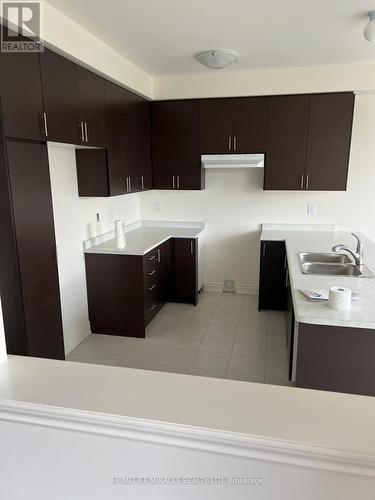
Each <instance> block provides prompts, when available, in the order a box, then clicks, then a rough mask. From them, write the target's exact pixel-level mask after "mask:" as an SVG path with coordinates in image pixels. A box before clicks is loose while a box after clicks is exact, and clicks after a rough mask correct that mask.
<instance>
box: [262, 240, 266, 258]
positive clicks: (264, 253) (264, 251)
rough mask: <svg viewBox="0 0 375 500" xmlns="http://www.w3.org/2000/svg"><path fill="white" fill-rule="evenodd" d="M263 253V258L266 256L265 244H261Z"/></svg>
mask: <svg viewBox="0 0 375 500" xmlns="http://www.w3.org/2000/svg"><path fill="white" fill-rule="evenodd" d="M262 249H263V252H262V256H263V257H265V256H266V244H265V243H263V248H262Z"/></svg>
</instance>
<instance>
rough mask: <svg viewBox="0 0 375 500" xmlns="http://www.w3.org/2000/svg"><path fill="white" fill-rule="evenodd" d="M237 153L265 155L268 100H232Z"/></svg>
mask: <svg viewBox="0 0 375 500" xmlns="http://www.w3.org/2000/svg"><path fill="white" fill-rule="evenodd" d="M232 106H233V130H232V141H233V151H234V152H235V153H244V154H245V153H264V152H265V151H266V147H267V146H266V144H267V123H268V98H267V97H240V98H236V99H232Z"/></svg>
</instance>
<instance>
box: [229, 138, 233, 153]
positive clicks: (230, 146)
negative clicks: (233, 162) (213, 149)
mask: <svg viewBox="0 0 375 500" xmlns="http://www.w3.org/2000/svg"><path fill="white" fill-rule="evenodd" d="M228 150H229V151H231V150H232V137H228Z"/></svg>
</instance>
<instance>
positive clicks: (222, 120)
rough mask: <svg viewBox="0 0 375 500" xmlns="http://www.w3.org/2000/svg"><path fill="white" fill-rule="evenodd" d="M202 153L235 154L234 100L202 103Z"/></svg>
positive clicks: (216, 100) (209, 100) (211, 100)
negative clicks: (233, 131)
mask: <svg viewBox="0 0 375 500" xmlns="http://www.w3.org/2000/svg"><path fill="white" fill-rule="evenodd" d="M200 117H201V140H200V143H201V153H202V154H220V153H230V152H233V146H234V145H233V143H232V99H203V100H202V101H201V102H200Z"/></svg>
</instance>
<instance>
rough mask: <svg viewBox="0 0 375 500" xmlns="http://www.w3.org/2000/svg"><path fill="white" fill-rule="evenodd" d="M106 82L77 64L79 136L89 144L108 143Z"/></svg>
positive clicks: (82, 141)
mask: <svg viewBox="0 0 375 500" xmlns="http://www.w3.org/2000/svg"><path fill="white" fill-rule="evenodd" d="M104 82H105V80H104V78H102V77H100V76H98V75H96V74H95V73H93V72H92V71H89V70H87V69H85V68H82V67H81V66H77V89H78V103H79V111H80V120H79V137H80V142H81V143H84V144H85V145H88V146H105V145H106V116H105V87H104V85H105V83H104Z"/></svg>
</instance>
